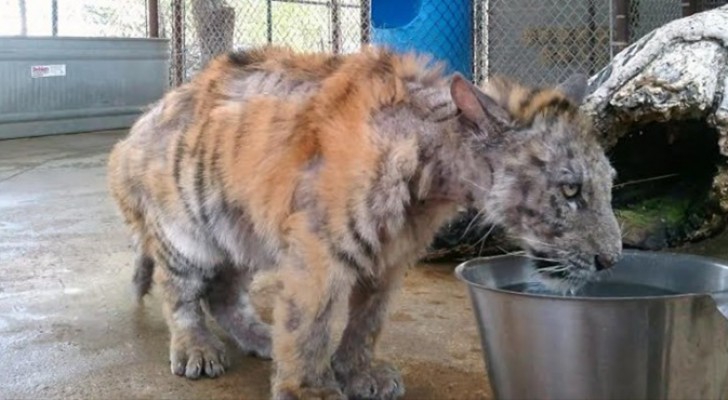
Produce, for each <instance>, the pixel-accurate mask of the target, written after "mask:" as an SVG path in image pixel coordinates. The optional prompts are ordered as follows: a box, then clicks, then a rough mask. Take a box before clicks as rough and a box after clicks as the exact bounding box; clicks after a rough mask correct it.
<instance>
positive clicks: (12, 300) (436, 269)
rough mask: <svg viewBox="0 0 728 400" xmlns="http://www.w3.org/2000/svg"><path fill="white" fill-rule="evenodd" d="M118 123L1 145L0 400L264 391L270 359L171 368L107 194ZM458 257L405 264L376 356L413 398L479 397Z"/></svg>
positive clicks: (156, 314) (154, 301) (474, 339)
mask: <svg viewBox="0 0 728 400" xmlns="http://www.w3.org/2000/svg"><path fill="white" fill-rule="evenodd" d="M122 134H123V132H99V133H90V134H79V135H67V136H54V137H45V138H34V139H20V140H12V141H0V399H41V398H42V399H51V398H63V399H73V398H80V399H119V398H124V399H166V398H170V399H171V398H174V399H199V398H215V399H226V398H231V399H232V398H235V399H265V398H267V396H268V393H269V392H268V391H269V376H270V367H271V366H270V363H269V362H265V361H260V360H257V359H253V358H248V357H244V356H242V355H240V354H239V353H233V352H232V351H234V347H233V345H232V344H231V343H230V342H228V349H229V351H230V352H231V353H229V354H230V355H231V357H230V358H232V365H231V368H229V370H228V373H227V374H225V375H223V376H222V377H220V378H217V379H214V380H212V379H202V380H199V381H194V382H191V381H187V380H185V379H184V378H179V377H176V376H173V375H172V374H171V373H170V371H169V367H168V361H167V340H168V335H167V330H166V327H165V324H164V321H163V319H162V316H161V311H160V307H159V301H158V295H157V293H156V291H154V292H153V296H152V297H151V298H147V301H146V304H145V305H144V306H142V307H137V306H136V304H135V302H134V301H133V297H132V292H131V286H130V280H131V274H132V269H131V260H132V253H131V250H130V248H129V239H128V236H127V231H126V229H125V228H124V227H123V226H122V224H121V220H120V218H119V217H118V216H117V214H116V211H115V210H114V208H113V206H112V203H111V201H110V199H109V197H108V195H107V192H106V185H105V163H106V157H107V153H108V150H109V149H110V147H111V146H112V145H113V143H115V142H116V141H117V140H118V139H119V138H120V137H121V135H122ZM452 269H453V266H452V265H438V266H435V265H423V266H420V267H419V268H417V269H414V270H412V271H411V272H410V274H409V275H408V277H407V279H406V285H405V288H404V291H403V293H402V294H401V295H400V296H399V299H398V300H397V301H396V304H395V307H394V308H393V310H392V315H391V318H390V323H389V325H388V327H387V328H386V331H385V334H384V337H383V338H382V341H381V346H380V356H381V357H383V358H387V359H390V360H392V361H394V362H395V363H396V364H397V365H398V366H399V367H400V368H401V370H402V372H403V374H404V379H405V384H406V386H407V394H406V397H405V398H407V399H487V398H490V391H489V389H488V386H487V382H486V379H485V372H484V366H483V361H482V358H481V352H480V345H479V339H478V335H477V331H476V328H475V321H474V319H473V315H472V310H471V308H470V303H469V299H468V297H467V292H466V290H465V287H464V286H463V285H462V284H461V283H460V282H458V281H457V280H456V279H455V278H454V277H453V275H452Z"/></svg>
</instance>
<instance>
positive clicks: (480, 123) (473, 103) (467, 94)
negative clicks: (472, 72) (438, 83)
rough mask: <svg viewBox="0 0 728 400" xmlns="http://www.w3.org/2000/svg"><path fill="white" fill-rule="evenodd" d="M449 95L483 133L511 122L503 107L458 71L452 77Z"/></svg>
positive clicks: (464, 114) (501, 129) (501, 127)
mask: <svg viewBox="0 0 728 400" xmlns="http://www.w3.org/2000/svg"><path fill="white" fill-rule="evenodd" d="M450 95H451V96H452V100H453V102H454V103H455V106H456V107H457V108H458V109H459V110H460V111H461V112H462V115H463V116H464V117H465V118H466V119H467V120H468V121H470V122H472V123H474V124H475V125H476V126H477V127H478V128H480V130H481V131H482V132H483V133H486V134H492V133H494V132H493V129H494V128H495V129H496V130H497V131H503V130H504V129H505V128H506V127H507V126H508V125H510V124H511V122H512V118H511V115H510V114H509V113H508V111H507V110H506V109H505V108H503V107H501V105H500V104H498V103H497V102H496V101H495V99H493V98H492V97H490V96H488V95H487V94H485V93H483V91H481V90H480V89H478V88H477V87H475V85H473V84H472V83H470V81H468V80H467V79H465V78H464V77H463V76H462V75H460V74H458V73H456V74H455V75H454V76H453V78H452V82H451V84H450Z"/></svg>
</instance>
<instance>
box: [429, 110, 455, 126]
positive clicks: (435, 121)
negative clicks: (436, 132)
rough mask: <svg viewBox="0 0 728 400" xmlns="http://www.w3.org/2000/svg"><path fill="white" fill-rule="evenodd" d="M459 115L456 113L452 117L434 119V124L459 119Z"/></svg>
mask: <svg viewBox="0 0 728 400" xmlns="http://www.w3.org/2000/svg"><path fill="white" fill-rule="evenodd" d="M458 115H459V113H457V112H456V113H454V114H451V115H446V116H444V117H440V118H437V119H434V120H432V122H434V123H436V124H439V123H440V122H445V121H449V120H452V119H454V118H455V117H457V116H458Z"/></svg>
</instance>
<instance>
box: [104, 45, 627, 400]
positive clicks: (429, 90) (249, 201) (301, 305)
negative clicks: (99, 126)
mask: <svg viewBox="0 0 728 400" xmlns="http://www.w3.org/2000/svg"><path fill="white" fill-rule="evenodd" d="M586 91H587V77H586V76H585V75H583V74H573V75H572V76H570V77H569V78H568V79H566V80H564V81H563V82H561V83H559V84H555V85H553V86H544V87H535V86H533V87H531V86H525V85H522V84H521V83H519V82H517V81H515V80H513V79H509V78H507V77H504V76H493V77H490V78H489V79H487V81H486V82H485V83H484V84H482V85H479V86H478V85H476V84H474V83H473V82H471V81H470V80H469V79H467V78H466V77H465V76H464V75H463V74H461V73H460V72H450V70H448V68H447V65H446V63H444V62H442V61H439V60H436V59H433V58H432V57H431V56H428V55H427V54H423V53H420V52H415V51H412V52H399V51H394V50H391V49H388V48H386V47H384V46H374V45H370V46H366V47H362V48H361V49H360V50H358V51H356V52H353V53H348V54H331V53H325V52H301V51H294V50H292V49H290V48H287V47H281V46H270V45H269V46H262V47H254V48H249V49H245V50H236V51H230V52H228V53H225V54H221V55H219V56H217V57H216V58H214V59H213V60H212V61H211V62H210V63H209V64H208V65H207V66H206V67H205V68H204V69H202V70H201V71H200V72H198V73H197V74H196V75H195V76H194V77H193V78H192V79H190V81H189V82H187V83H184V84H182V85H180V86H178V87H176V88H172V89H170V90H169V91H168V92H167V93H166V94H165V95H164V96H163V97H162V98H161V99H160V100H159V101H157V102H156V103H153V104H152V105H150V106H149V108H148V109H147V110H146V111H144V113H143V114H142V115H141V116H140V117H139V118H138V119H137V121H136V122H135V123H134V124H133V126H132V127H131V129H130V132H129V134H128V135H127V136H126V137H124V138H123V139H121V140H120V141H118V142H117V143H116V144H115V145H114V146H113V148H112V150H111V152H110V155H109V160H108V185H109V190H110V193H111V197H112V198H113V201H114V204H115V205H116V207H117V208H118V210H119V212H120V214H121V216H122V217H123V220H124V224H125V225H126V226H128V227H129V230H130V232H131V236H132V240H133V245H134V249H135V260H134V266H135V267H134V271H135V272H134V276H133V282H134V287H135V290H136V294H137V298H138V300H139V301H142V300H143V298H144V296H145V295H146V294H147V293H148V292H149V291H150V288H151V286H152V284H153V283H154V284H155V285H157V287H159V288H160V290H161V292H162V303H163V305H162V307H163V310H164V315H165V321H166V324H167V326H168V328H169V333H170V341H169V343H170V347H169V361H170V368H171V372H172V373H173V374H176V375H179V376H185V377H187V378H189V379H197V378H200V377H202V376H208V377H213V378H214V377H217V376H219V375H221V374H223V373H224V372H225V369H226V368H227V367H228V360H227V357H226V355H225V348H224V346H223V344H222V342H221V340H220V338H218V337H217V336H216V335H214V334H213V333H212V332H211V331H210V329H209V327H208V326H207V324H206V322H205V315H209V316H211V317H212V318H213V319H214V320H215V321H216V322H217V323H218V325H219V326H221V327H222V328H223V329H224V331H225V332H226V333H227V334H228V335H229V336H230V337H231V338H232V339H233V340H234V342H235V343H236V344H237V345H238V346H239V347H240V348H241V349H242V351H243V352H245V353H246V354H250V355H253V356H257V357H260V358H263V359H272V360H273V363H274V368H273V372H272V377H271V389H270V396H271V398H273V399H277V400H283V399H346V398H354V399H395V398H399V397H401V396H403V395H404V393H405V385H404V382H403V379H402V375H401V373H400V372H399V371H398V369H397V368H396V366H394V365H393V364H391V363H389V362H387V361H385V360H378V359H375V348H376V344H377V342H378V338H379V337H380V334H381V332H382V330H383V326H384V324H385V322H386V318H387V312H388V310H389V309H390V307H389V305H390V300H391V299H392V297H393V295H394V294H395V293H397V292H398V290H399V288H400V287H401V286H402V282H403V277H404V275H405V272H406V271H407V270H408V269H409V268H411V267H413V266H414V265H415V264H416V263H417V262H418V260H419V259H421V257H422V256H423V255H424V254H425V253H426V251H427V248H428V245H429V244H430V243H431V241H432V240H433V238H434V237H435V235H436V233H437V232H438V230H439V229H441V228H442V227H443V226H444V225H445V224H446V223H447V222H448V221H451V220H452V219H453V218H455V217H456V216H457V215H458V213H459V212H460V210H462V209H463V208H475V209H477V210H479V211H480V215H482V216H483V217H482V219H483V221H486V222H487V223H489V224H495V225H498V226H501V227H503V229H504V230H505V231H506V232H507V233H508V235H509V237H511V238H513V239H514V241H515V242H516V243H518V244H519V245H520V246H521V247H522V248H523V249H524V252H526V253H527V254H528V255H529V256H530V257H531V258H533V260H534V267H535V270H536V271H538V274H539V276H541V277H542V278H543V280H544V282H553V284H554V285H558V284H560V283H563V282H569V283H570V284H575V283H574V282H577V281H586V280H589V279H592V278H593V277H594V276H596V275H597V274H598V271H601V270H605V269H607V268H610V267H611V266H613V265H614V264H615V263H616V262H617V261H618V260H619V259H620V257H621V252H622V242H621V234H620V228H619V225H618V223H617V221H616V218H615V216H614V212H613V210H612V207H611V186H612V181H613V180H614V179H615V174H616V171H615V170H614V168H613V167H612V166H611V164H610V162H609V160H608V159H607V157H606V155H605V152H604V150H603V148H602V146H601V145H600V142H599V138H598V137H597V135H596V134H594V133H593V132H592V130H591V128H590V127H591V125H590V122H589V119H588V118H587V117H586V116H584V115H583V113H581V112H580V111H579V106H580V104H581V103H582V102H583V100H584V97H585V95H586ZM261 273H268V274H270V275H271V276H272V277H273V278H272V286H273V287H274V289H275V290H274V292H275V296H274V297H275V298H274V303H273V306H272V309H273V311H272V322H271V323H270V324H268V323H266V322H264V321H263V320H262V319H261V317H260V315H259V313H258V312H257V311H256V309H255V307H254V306H253V303H252V302H251V297H250V293H249V292H250V286H251V282H252V281H253V280H254V278H255V276H258V274H261ZM336 313H343V315H344V316H345V325H344V326H341V327H339V328H337V327H336V324H334V323H333V320H334V318H333V316H334V315H335V314H336Z"/></svg>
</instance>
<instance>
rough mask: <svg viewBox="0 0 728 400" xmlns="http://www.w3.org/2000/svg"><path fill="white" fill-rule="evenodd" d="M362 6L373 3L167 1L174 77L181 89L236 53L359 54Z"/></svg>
mask: <svg viewBox="0 0 728 400" xmlns="http://www.w3.org/2000/svg"><path fill="white" fill-rule="evenodd" d="M362 3H368V1H364V2H363V1H360V0H326V1H324V0H245V1H242V0H237V1H236V0H228V1H225V0H167V1H162V2H161V4H160V36H162V37H168V38H170V39H171V42H172V53H173V63H172V68H173V73H172V74H171V76H172V77H173V79H174V80H176V83H180V82H182V81H185V80H187V79H189V78H190V77H191V76H192V75H193V74H194V73H195V72H196V71H197V70H199V69H200V68H201V67H202V66H204V65H205V64H206V63H207V62H208V61H209V60H210V59H211V58H212V57H214V56H215V55H216V54H219V53H221V52H223V51H227V50H231V49H239V48H247V47H253V46H260V45H264V44H279V45H287V46H290V47H292V48H295V49H298V50H302V51H334V52H350V51H354V50H356V49H358V48H359V46H360V45H361V43H362V42H365V41H368V28H367V26H368V18H363V16H362V7H364V9H365V10H366V9H367V8H366V7H367V4H364V5H362ZM366 14H367V15H368V11H367V12H366Z"/></svg>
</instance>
